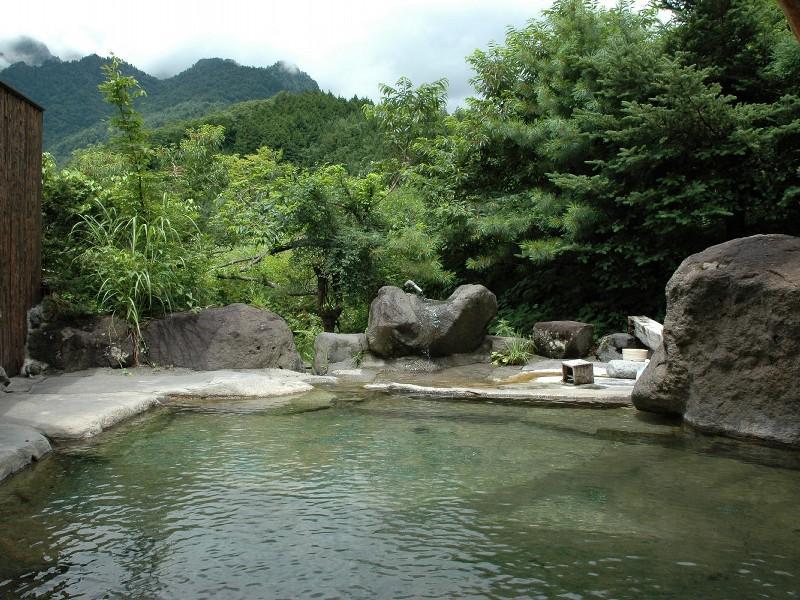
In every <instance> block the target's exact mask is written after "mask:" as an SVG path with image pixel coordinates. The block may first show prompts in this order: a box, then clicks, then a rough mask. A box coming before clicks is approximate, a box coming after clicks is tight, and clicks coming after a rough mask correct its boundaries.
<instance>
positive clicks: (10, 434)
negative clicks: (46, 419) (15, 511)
mask: <svg viewBox="0 0 800 600" xmlns="http://www.w3.org/2000/svg"><path fill="white" fill-rule="evenodd" d="M51 449H52V448H51V446H50V442H49V441H47V438H46V437H44V436H43V435H42V434H41V433H39V432H38V431H36V430H35V429H31V428H30V427H25V426H23V425H15V424H12V423H0V481H2V480H3V479H5V478H6V477H8V476H9V475H11V474H13V473H16V472H17V471H19V470H20V469H24V468H25V467H26V466H28V465H29V464H30V463H32V462H33V461H35V460H39V458H41V457H42V456H44V455H45V454H47V453H48V452H50V450H51Z"/></svg>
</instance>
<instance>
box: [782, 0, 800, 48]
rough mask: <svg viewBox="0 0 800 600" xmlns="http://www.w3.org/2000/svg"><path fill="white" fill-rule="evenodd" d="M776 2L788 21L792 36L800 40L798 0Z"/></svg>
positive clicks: (799, 6)
mask: <svg viewBox="0 0 800 600" xmlns="http://www.w3.org/2000/svg"><path fill="white" fill-rule="evenodd" d="M778 4H779V5H780V7H781V9H783V14H785V15H786V19H787V20H788V21H789V28H790V29H791V30H792V33H793V34H794V37H795V38H797V41H798V42H800V0H778Z"/></svg>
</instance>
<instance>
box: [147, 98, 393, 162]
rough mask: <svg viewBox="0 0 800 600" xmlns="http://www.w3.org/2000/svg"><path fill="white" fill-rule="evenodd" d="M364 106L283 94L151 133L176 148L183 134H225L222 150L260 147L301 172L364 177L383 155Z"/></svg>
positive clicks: (246, 151)
mask: <svg viewBox="0 0 800 600" xmlns="http://www.w3.org/2000/svg"><path fill="white" fill-rule="evenodd" d="M365 102H366V100H363V99H360V98H352V99H350V100H345V99H344V98H339V97H336V96H334V95H333V94H330V93H322V92H318V91H309V92H302V93H291V94H290V93H286V92H282V93H279V94H277V95H276V96H274V97H272V98H269V99H267V100H252V101H248V102H242V103H240V104H235V105H233V106H230V107H228V108H226V109H225V110H222V111H218V112H212V113H210V114H207V115H205V116H202V117H201V118H199V119H194V120H191V121H181V122H177V123H172V124H169V125H166V126H164V127H162V128H160V129H157V130H155V131H154V132H153V140H154V141H155V142H157V143H159V144H162V145H168V144H177V143H179V141H180V140H181V139H182V138H183V136H184V132H185V130H186V129H187V128H199V127H202V126H203V125H218V126H222V127H224V128H225V137H224V139H223V142H222V146H221V150H222V151H223V152H225V153H236V154H240V155H249V154H255V153H256V152H257V151H258V149H259V148H262V147H264V146H266V147H269V148H272V149H273V150H279V151H281V152H282V156H283V158H284V159H285V160H288V161H290V162H292V163H294V164H296V165H299V166H303V167H309V168H310V167H315V166H321V165H323V164H343V165H345V166H346V167H347V169H348V171H349V172H350V173H352V174H357V173H361V172H364V171H366V170H367V169H368V167H369V164H370V162H371V161H373V160H377V159H379V158H380V157H381V155H382V152H383V149H382V145H381V139H380V136H379V133H378V130H377V126H376V125H375V124H374V123H373V122H371V121H367V119H366V118H365V116H364V114H363V112H362V110H361V107H362V105H363V104H364V103H365Z"/></svg>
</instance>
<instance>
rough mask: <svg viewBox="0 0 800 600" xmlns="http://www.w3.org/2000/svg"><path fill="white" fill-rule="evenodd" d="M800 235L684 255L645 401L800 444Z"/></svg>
mask: <svg viewBox="0 0 800 600" xmlns="http://www.w3.org/2000/svg"><path fill="white" fill-rule="evenodd" d="M799 381H800V238H796V237H791V236H786V235H756V236H753V237H748V238H741V239H736V240H732V241H729V242H726V243H724V244H719V245H717V246H712V247H710V248H708V249H706V250H704V251H703V252H700V253H698V254H694V255H692V256H690V257H689V258H687V259H686V260H684V261H683V263H681V265H680V267H678V270H677V271H675V274H674V275H673V276H672V278H671V279H670V280H669V283H668V284H667V315H666V319H665V321H664V341H663V344H662V345H661V346H660V347H659V348H658V349H657V350H656V352H655V354H654V355H653V357H652V359H651V362H650V365H649V366H648V367H647V369H645V371H644V373H643V374H642V375H641V377H640V378H639V380H638V382H637V383H636V386H635V388H634V391H633V402H634V404H635V405H636V407H637V408H639V409H640V410H646V411H652V412H660V413H671V414H676V415H682V416H683V418H684V420H685V421H686V422H687V423H689V424H690V425H692V426H694V427H695V428H697V429H699V430H702V431H707V432H710V433H717V434H724V435H731V436H736V437H746V438H757V439H761V440H766V441H771V442H779V443H781V444H788V445H791V446H795V447H800V386H798V382H799Z"/></svg>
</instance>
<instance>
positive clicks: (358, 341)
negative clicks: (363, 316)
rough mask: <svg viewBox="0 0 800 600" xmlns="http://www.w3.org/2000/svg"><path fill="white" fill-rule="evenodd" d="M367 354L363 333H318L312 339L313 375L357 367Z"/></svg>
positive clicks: (365, 339) (365, 338)
mask: <svg viewBox="0 0 800 600" xmlns="http://www.w3.org/2000/svg"><path fill="white" fill-rule="evenodd" d="M366 352H367V336H366V335H364V334H363V333H320V334H319V335H318V336H317V337H316V338H314V373H316V374H317V375H325V374H326V373H328V371H331V370H333V369H337V368H340V369H352V368H353V367H358V366H359V363H360V362H361V360H363V358H364V356H365V354H366Z"/></svg>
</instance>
